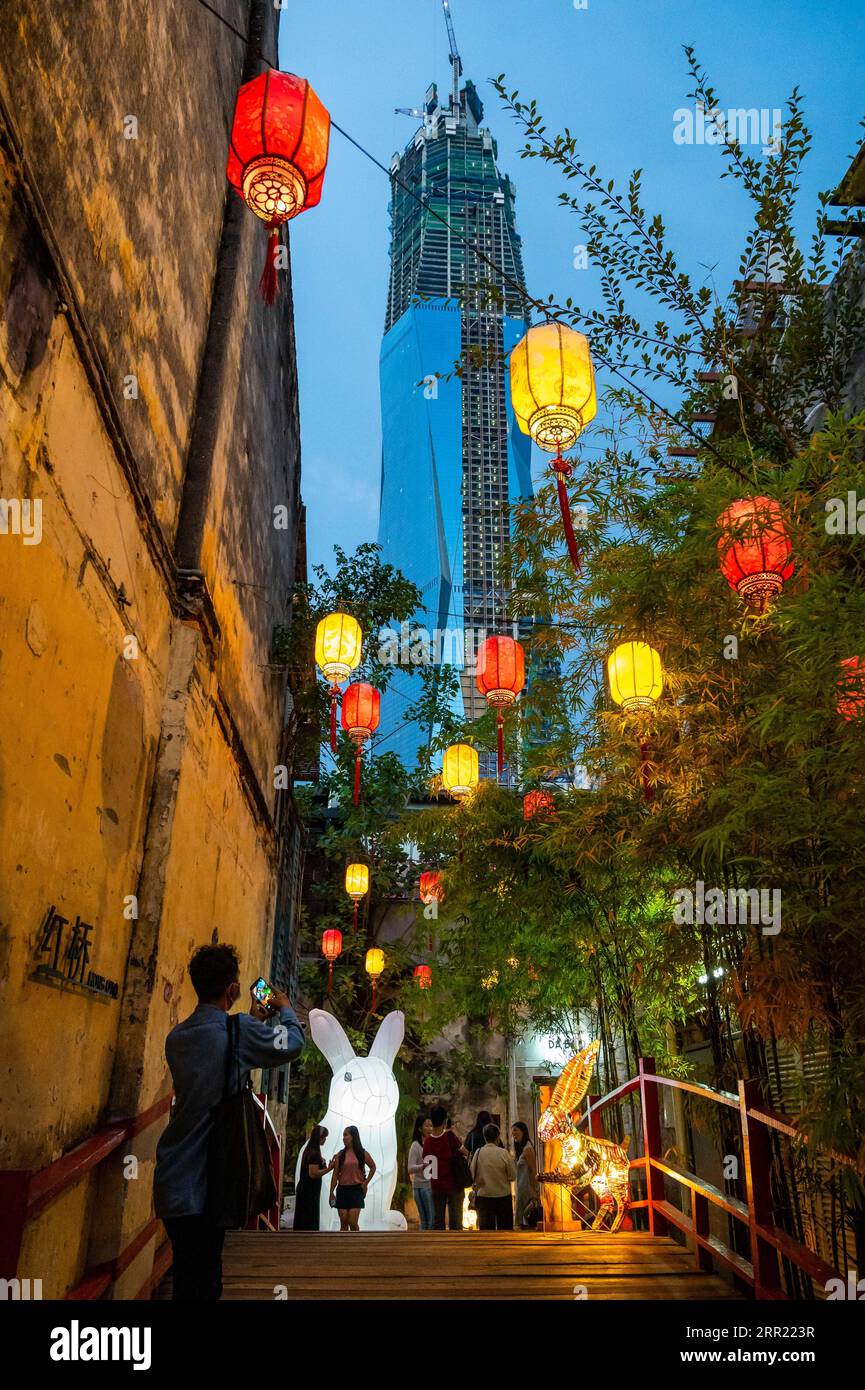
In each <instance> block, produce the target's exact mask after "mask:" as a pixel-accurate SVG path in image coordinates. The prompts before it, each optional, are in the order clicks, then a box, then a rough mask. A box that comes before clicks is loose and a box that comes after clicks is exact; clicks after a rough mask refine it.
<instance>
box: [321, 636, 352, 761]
mask: <svg viewBox="0 0 865 1390" xmlns="http://www.w3.org/2000/svg"><path fill="white" fill-rule="evenodd" d="M362 650H363V633H362V632H361V630H360V623H359V622H358V621H357V618H353V617H352V616H351V614H350V613H329V614H328V615H327V617H326V618H322V620H321V622H320V623H319V624H318V627H317V628H316V630H315V660H316V665H317V666H318V667H319V669H320V670H321V671H322V673H323V675H324V676H325V678H326V679H327V680H329V681H330V747H331V751H332V752H333V753H335V752H336V707H337V704H338V702H339V693H340V692H339V682H340V681H344V680H347V679H348V677H349V676H350V675H351V673H352V671H353V670H354V668H355V667H356V666H357V665H359V663H360V657H361V652H362Z"/></svg>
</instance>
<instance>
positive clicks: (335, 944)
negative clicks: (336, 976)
mask: <svg viewBox="0 0 865 1390" xmlns="http://www.w3.org/2000/svg"><path fill="white" fill-rule="evenodd" d="M321 954H322V955H323V956H324V958H325V960H326V961H327V963H328V971H327V992H328V994H330V992H331V987H332V985H333V963H334V961H335V960H336V959H337V957H338V956H340V955H342V932H341V931H338V930H337V928H336V927H331V928H330V929H329V930H328V931H326V932H324V933H323V934H322V938H321Z"/></svg>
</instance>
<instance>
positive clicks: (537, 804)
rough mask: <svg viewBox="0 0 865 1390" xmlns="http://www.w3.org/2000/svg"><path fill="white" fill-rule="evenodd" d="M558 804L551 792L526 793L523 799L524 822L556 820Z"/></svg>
mask: <svg viewBox="0 0 865 1390" xmlns="http://www.w3.org/2000/svg"><path fill="white" fill-rule="evenodd" d="M555 815H556V803H555V801H554V800H553V797H552V793H551V792H543V791H533V792H526V794H525V796H524V797H523V820H534V818H535V816H537V817H538V819H539V820H555Z"/></svg>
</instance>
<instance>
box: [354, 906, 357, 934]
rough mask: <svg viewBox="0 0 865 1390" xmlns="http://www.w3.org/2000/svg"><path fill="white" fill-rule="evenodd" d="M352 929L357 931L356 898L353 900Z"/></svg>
mask: <svg viewBox="0 0 865 1390" xmlns="http://www.w3.org/2000/svg"><path fill="white" fill-rule="evenodd" d="M354 930H355V932H357V898H355V900H354Z"/></svg>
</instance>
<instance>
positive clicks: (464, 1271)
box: [163, 1231, 738, 1301]
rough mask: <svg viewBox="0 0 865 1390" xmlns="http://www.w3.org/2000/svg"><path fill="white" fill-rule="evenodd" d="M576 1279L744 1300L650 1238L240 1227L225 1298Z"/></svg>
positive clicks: (659, 1294)
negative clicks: (326, 1230)
mask: <svg viewBox="0 0 865 1390" xmlns="http://www.w3.org/2000/svg"><path fill="white" fill-rule="evenodd" d="M578 1284H584V1285H585V1286H586V1290H587V1294H586V1296H587V1297H588V1298H589V1299H730V1298H736V1297H738V1295H737V1294H736V1292H735V1291H734V1290H733V1289H731V1287H730V1286H729V1285H728V1284H726V1283H725V1282H724V1281H723V1280H722V1279H720V1278H717V1277H716V1276H714V1275H711V1274H705V1273H703V1272H701V1271H700V1270H698V1269H697V1268H696V1267H695V1263H694V1257H693V1255H692V1254H690V1253H689V1252H688V1251H687V1250H685V1249H684V1248H683V1247H682V1246H681V1245H677V1244H676V1243H675V1242H674V1241H672V1240H670V1239H668V1238H666V1237H665V1238H660V1237H654V1236H650V1235H644V1234H634V1233H623V1234H618V1235H614V1236H610V1235H603V1234H600V1235H594V1234H592V1233H590V1232H588V1231H585V1232H580V1233H578V1234H574V1235H566V1236H564V1237H562V1236H561V1235H555V1234H550V1235H543V1234H534V1233H529V1232H522V1231H520V1232H513V1233H510V1232H501V1233H489V1234H487V1233H484V1234H480V1233H478V1232H476V1231H462V1232H460V1231H454V1232H452V1233H451V1232H444V1231H406V1232H388V1231H381V1232H374V1231H370V1232H357V1233H356V1234H347V1235H342V1234H340V1233H339V1232H334V1233H327V1234H324V1233H321V1234H318V1233H314V1232H298V1233H297V1234H295V1233H294V1232H292V1231H280V1232H273V1233H270V1232H258V1233H257V1232H246V1231H240V1232H233V1233H231V1234H229V1235H228V1236H227V1237H226V1242H225V1260H224V1293H223V1297H224V1298H226V1299H268V1300H270V1299H273V1298H274V1297H277V1296H278V1294H277V1292H276V1291H277V1290H279V1291H280V1293H281V1296H282V1297H283V1298H284V1297H286V1294H287V1297H288V1299H289V1300H292V1301H293V1300H295V1299H359V1298H361V1299H458V1300H463V1299H500V1298H508V1299H567V1300H569V1301H572V1300H573V1299H574V1297H575V1293H574V1286H575V1285H578ZM282 1289H284V1290H285V1292H282ZM163 1296H165V1294H164V1292H163Z"/></svg>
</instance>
